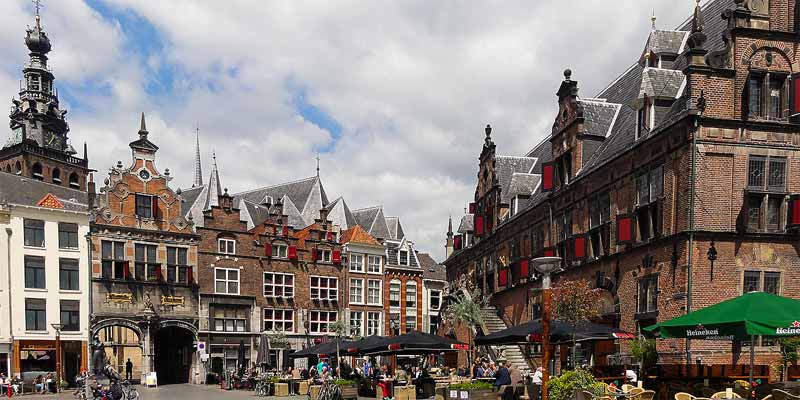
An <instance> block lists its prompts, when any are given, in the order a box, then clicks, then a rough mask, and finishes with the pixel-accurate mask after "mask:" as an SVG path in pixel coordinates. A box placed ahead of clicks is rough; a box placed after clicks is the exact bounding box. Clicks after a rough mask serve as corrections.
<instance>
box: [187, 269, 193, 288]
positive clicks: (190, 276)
mask: <svg viewBox="0 0 800 400" xmlns="http://www.w3.org/2000/svg"><path fill="white" fill-rule="evenodd" d="M186 283H188V284H190V285H191V284H193V283H194V267H189V268H188V269H187V270H186Z"/></svg>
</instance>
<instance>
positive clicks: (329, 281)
mask: <svg viewBox="0 0 800 400" xmlns="http://www.w3.org/2000/svg"><path fill="white" fill-rule="evenodd" d="M338 298H339V281H338V280H337V279H336V278H332V277H325V276H312V277H311V300H330V301H337V300H338Z"/></svg>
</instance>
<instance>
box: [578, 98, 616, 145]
mask: <svg viewBox="0 0 800 400" xmlns="http://www.w3.org/2000/svg"><path fill="white" fill-rule="evenodd" d="M578 103H580V104H581V106H582V107H583V118H584V121H583V133H584V134H587V135H596V136H608V134H609V132H610V130H611V125H612V124H613V123H614V119H615V118H616V116H617V113H618V112H619V109H620V107H621V105H620V104H616V103H608V102H605V101H596V100H595V101H592V100H578Z"/></svg>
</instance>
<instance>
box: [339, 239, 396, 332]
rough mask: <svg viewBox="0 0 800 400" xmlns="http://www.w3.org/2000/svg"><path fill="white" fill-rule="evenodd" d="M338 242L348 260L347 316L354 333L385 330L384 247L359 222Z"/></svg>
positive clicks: (351, 330)
mask: <svg viewBox="0 0 800 400" xmlns="http://www.w3.org/2000/svg"><path fill="white" fill-rule="evenodd" d="M339 242H340V243H341V244H342V246H343V248H342V250H343V255H344V257H345V259H346V260H347V293H348V297H347V305H348V308H347V318H348V324H349V327H350V332H349V334H350V335H351V336H353V337H366V336H371V335H382V334H383V332H384V328H383V321H384V301H383V300H384V299H383V293H384V291H385V288H384V270H385V265H386V250H385V249H384V247H383V244H381V243H380V242H379V241H378V240H377V239H375V238H374V237H373V236H372V235H370V234H369V233H368V232H367V231H366V230H364V228H362V227H361V226H360V225H355V226H354V227H352V228H350V229H348V230H346V231H344V232H342V234H341V237H340V239H339Z"/></svg>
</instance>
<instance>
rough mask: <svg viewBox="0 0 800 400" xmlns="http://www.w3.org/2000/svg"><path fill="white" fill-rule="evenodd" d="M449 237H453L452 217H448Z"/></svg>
mask: <svg viewBox="0 0 800 400" xmlns="http://www.w3.org/2000/svg"><path fill="white" fill-rule="evenodd" d="M447 235H448V236H452V235H453V216H452V215H448V216H447Z"/></svg>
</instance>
